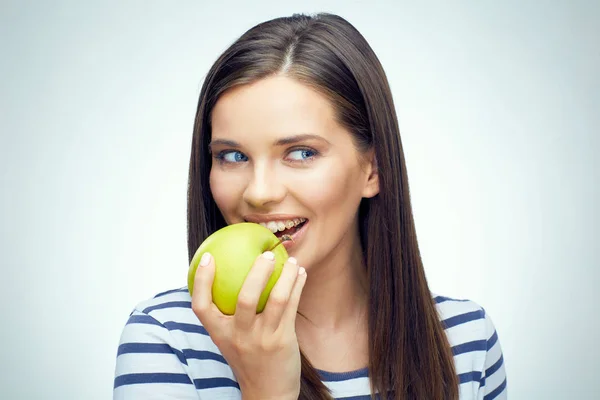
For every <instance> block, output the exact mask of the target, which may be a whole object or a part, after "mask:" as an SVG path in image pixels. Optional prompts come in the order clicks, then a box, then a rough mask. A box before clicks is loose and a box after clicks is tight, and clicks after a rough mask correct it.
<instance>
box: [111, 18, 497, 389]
mask: <svg viewBox="0 0 600 400" xmlns="http://www.w3.org/2000/svg"><path fill="white" fill-rule="evenodd" d="M244 221H248V222H255V223H263V224H264V225H265V226H267V227H269V228H270V229H272V230H273V231H274V232H277V234H278V235H279V236H281V235H282V234H283V233H289V234H291V235H292V237H293V239H294V240H293V242H291V244H287V246H288V253H289V254H290V256H291V257H290V260H288V262H286V264H285V266H284V269H283V272H282V275H281V277H280V279H279V280H278V282H277V284H276V285H275V287H274V288H273V290H272V292H271V294H270V297H269V299H268V302H267V305H266V307H265V309H264V311H263V312H262V313H260V314H256V313H255V310H256V304H257V301H258V296H259V295H260V292H261V291H262V289H263V287H264V285H265V283H266V280H267V279H268V277H269V275H270V272H271V271H272V268H273V261H272V254H271V253H269V252H266V253H265V254H263V255H262V256H260V257H258V258H257V260H256V261H255V263H254V265H253V267H252V270H251V271H250V273H249V275H248V276H247V278H246V280H245V283H244V286H243V288H242V290H241V292H240V295H239V298H238V303H237V306H236V310H235V314H234V315H232V316H225V315H223V314H221V313H220V311H219V310H218V309H217V308H216V306H215V305H214V304H213V303H212V299H211V290H210V288H211V284H212V279H213V276H214V269H215V265H214V260H213V259H212V257H210V255H208V256H206V257H203V260H202V262H201V266H200V267H199V268H198V270H197V272H196V276H195V281H194V290H193V297H192V298H190V295H189V293H188V291H187V288H186V287H184V288H182V289H176V290H172V291H169V292H166V293H163V294H161V295H158V296H156V297H155V298H154V299H151V300H149V301H146V302H143V303H141V304H140V305H139V306H138V307H136V309H135V310H134V311H133V313H132V314H131V316H130V319H129V321H128V323H127V325H126V326H125V329H124V332H123V334H122V339H121V345H120V347H119V352H118V356H117V369H116V378H115V389H114V396H115V398H118V399H125V398H127V399H129V398H144V399H146V398H179V399H198V398H200V399H240V398H243V399H244V400H252V399H261V400H264V399H297V398H302V399H331V398H338V399H341V398H352V399H367V398H371V395H372V394H377V395H378V396H380V398H389V399H494V398H496V399H499V398H506V379H505V372H504V365H503V358H502V351H501V348H500V344H499V342H498V338H497V335H496V332H495V329H494V326H493V324H492V322H491V320H490V318H489V317H488V316H487V315H486V313H485V312H484V310H483V309H482V308H481V307H479V306H478V305H476V304H474V303H473V302H470V301H458V300H452V299H449V298H445V297H441V296H434V295H432V293H431V292H430V290H429V288H428V286H427V282H426V278H425V273H424V270H423V265H422V261H421V258H420V254H419V249H418V245H417V239H416V233H415V226H414V221H413V215H412V210H411V204H410V199H409V189H408V180H407V172H406V166H405V160H404V155H403V151H402V145H401V141H400V134H399V128H398V122H397V117H396V114H395V110H394V105H393V101H392V95H391V93H390V88H389V86H388V83H387V79H386V76H385V73H384V71H383V69H382V67H381V65H380V64H379V61H378V59H377V57H376V56H375V54H374V53H373V51H372V49H371V48H370V47H369V45H368V44H367V42H366V41H365V39H364V38H363V37H362V36H361V34H360V33H359V32H358V31H357V30H356V29H355V28H354V27H353V26H352V25H350V24H349V23H348V22H347V21H345V20H344V19H342V18H340V17H338V16H335V15H331V14H319V15H317V16H314V17H309V16H304V15H294V16H292V17H290V18H279V19H275V20H272V21H268V22H265V23H263V24H260V25H258V26H256V27H254V28H252V29H250V30H249V31H248V32H246V33H245V34H244V35H243V36H242V37H240V38H239V39H238V40H237V41H236V42H235V43H234V44H233V45H232V46H231V47H230V48H229V49H227V50H226V51H225V52H224V53H223V54H222V55H221V57H220V58H219V59H218V60H217V61H216V63H215V64H214V65H213V67H212V68H211V70H210V71H209V73H208V75H207V77H206V80H205V82H204V85H203V87H202V91H201V94H200V100H199V106H198V111H197V116H196V123H195V127H194V136H193V143H192V153H191V160H190V170H189V192H188V252H189V260H190V261H191V259H192V257H193V255H194V253H195V252H196V250H197V248H198V246H199V245H200V244H201V243H202V241H203V240H204V239H205V238H206V237H207V236H208V235H210V234H211V233H213V232H214V231H216V230H218V229H220V228H222V227H224V226H226V225H228V224H233V223H238V222H244Z"/></svg>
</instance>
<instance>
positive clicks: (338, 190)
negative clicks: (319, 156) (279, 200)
mask: <svg viewBox="0 0 600 400" xmlns="http://www.w3.org/2000/svg"><path fill="white" fill-rule="evenodd" d="M299 175H302V176H300V177H298V178H296V179H295V182H293V183H292V185H291V187H295V188H300V190H297V189H296V190H295V191H296V192H297V193H298V197H299V198H301V199H303V200H304V201H303V202H304V203H305V205H306V206H307V207H309V208H311V209H313V212H315V213H323V212H325V211H327V212H328V213H329V212H332V213H335V214H336V215H337V214H338V213H339V212H343V213H344V218H345V217H346V215H345V214H346V213H353V212H354V211H355V210H353V209H352V208H354V207H355V206H356V207H358V206H357V205H358V204H359V203H360V198H361V197H362V196H361V191H360V190H359V185H360V182H362V176H361V175H360V173H359V171H358V170H357V168H356V167H355V166H352V165H343V164H340V163H338V162H331V163H327V164H323V165H322V166H320V167H319V168H316V169H314V170H313V171H311V173H310V174H306V173H301V174H299ZM332 215H333V214H332Z"/></svg>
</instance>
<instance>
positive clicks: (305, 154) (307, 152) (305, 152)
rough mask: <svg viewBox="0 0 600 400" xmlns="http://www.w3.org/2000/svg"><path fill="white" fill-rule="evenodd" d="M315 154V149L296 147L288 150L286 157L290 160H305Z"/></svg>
mask: <svg viewBox="0 0 600 400" xmlns="http://www.w3.org/2000/svg"><path fill="white" fill-rule="evenodd" d="M316 155H317V152H316V150H312V149H297V150H293V151H290V153H289V154H288V158H290V159H291V160H292V161H306V160H309V159H311V158H313V157H315V156H316Z"/></svg>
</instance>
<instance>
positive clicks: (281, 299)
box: [269, 291, 288, 307]
mask: <svg viewBox="0 0 600 400" xmlns="http://www.w3.org/2000/svg"><path fill="white" fill-rule="evenodd" d="M287 302H288V296H287V295H286V294H285V293H282V292H280V291H278V292H275V291H273V292H271V294H270V295H269V303H271V304H272V305H273V306H276V307H283V306H285V305H286V304H287Z"/></svg>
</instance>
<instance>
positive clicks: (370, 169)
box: [362, 149, 379, 198]
mask: <svg viewBox="0 0 600 400" xmlns="http://www.w3.org/2000/svg"><path fill="white" fill-rule="evenodd" d="M363 168H364V171H365V176H366V178H367V180H366V182H365V186H364V188H363V192H362V196H363V197H365V198H371V197H374V196H375V195H377V194H378V193H379V168H378V166H377V157H376V156H375V149H370V150H369V151H368V152H367V153H366V154H365V164H364V167H363Z"/></svg>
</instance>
